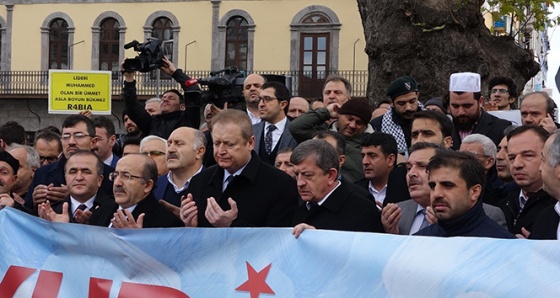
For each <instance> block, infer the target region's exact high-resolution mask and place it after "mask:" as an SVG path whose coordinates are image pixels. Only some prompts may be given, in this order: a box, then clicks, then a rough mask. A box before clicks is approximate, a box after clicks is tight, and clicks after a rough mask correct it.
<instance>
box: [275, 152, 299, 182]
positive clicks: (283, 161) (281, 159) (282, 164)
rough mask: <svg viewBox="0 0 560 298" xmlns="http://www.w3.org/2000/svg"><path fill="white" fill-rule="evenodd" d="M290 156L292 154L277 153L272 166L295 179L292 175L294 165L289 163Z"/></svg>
mask: <svg viewBox="0 0 560 298" xmlns="http://www.w3.org/2000/svg"><path fill="white" fill-rule="evenodd" d="M291 156H292V152H284V153H279V154H278V155H276V160H275V161H274V166H275V167H276V168H277V169H279V170H281V171H283V172H285V173H286V174H288V175H290V176H291V177H295V175H294V165H293V164H292V163H291V162H290V157H291Z"/></svg>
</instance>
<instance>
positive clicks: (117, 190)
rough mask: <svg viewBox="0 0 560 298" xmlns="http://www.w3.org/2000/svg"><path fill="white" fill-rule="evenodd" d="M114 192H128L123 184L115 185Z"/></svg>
mask: <svg viewBox="0 0 560 298" xmlns="http://www.w3.org/2000/svg"><path fill="white" fill-rule="evenodd" d="M113 192H124V193H126V191H125V190H124V187H122V186H115V187H113Z"/></svg>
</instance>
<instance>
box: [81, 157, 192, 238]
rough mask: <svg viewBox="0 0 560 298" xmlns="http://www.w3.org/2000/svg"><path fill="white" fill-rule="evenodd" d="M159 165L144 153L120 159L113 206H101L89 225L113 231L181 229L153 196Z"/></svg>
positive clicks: (114, 181)
mask: <svg viewBox="0 0 560 298" xmlns="http://www.w3.org/2000/svg"><path fill="white" fill-rule="evenodd" d="M157 177H158V176H157V166H156V163H155V162H154V160H153V159H151V158H150V157H148V156H146V155H144V154H129V155H127V156H124V157H123V158H121V159H119V161H118V162H117V168H116V170H115V172H113V173H111V174H109V179H111V181H113V194H114V196H115V202H114V203H113V204H109V205H105V206H102V207H99V208H98V209H97V210H96V211H95V212H94V213H93V215H92V216H91V219H90V221H89V224H90V225H96V226H104V227H110V228H135V229H139V228H166V227H181V226H183V223H182V222H181V220H180V219H179V218H177V216H175V215H174V214H173V213H171V211H168V210H167V209H166V208H165V207H163V206H162V205H160V204H159V203H158V202H157V200H156V197H155V196H154V194H153V192H152V191H153V189H154V186H155V183H156V180H157Z"/></svg>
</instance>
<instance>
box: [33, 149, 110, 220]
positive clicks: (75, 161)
mask: <svg viewBox="0 0 560 298" xmlns="http://www.w3.org/2000/svg"><path fill="white" fill-rule="evenodd" d="M64 172H65V175H64V177H65V179H66V182H67V183H68V193H69V196H68V197H67V198H66V199H65V200H64V201H59V202H53V203H52V204H51V203H50V202H48V201H47V202H45V203H41V204H40V205H39V210H38V211H39V216H40V217H41V218H43V219H46V220H49V221H56V222H72V223H85V224H87V223H88V222H89V219H90V217H91V215H92V213H93V212H95V210H96V209H97V208H99V207H102V206H107V205H110V204H114V202H115V201H114V200H113V197H112V196H108V195H107V194H105V193H104V192H103V191H99V187H100V186H101V182H102V181H103V162H102V161H101V160H100V159H99V158H98V157H97V155H95V154H94V153H93V152H91V151H88V150H80V151H76V152H75V153H74V154H73V155H72V156H70V158H68V160H67V161H66V165H65V167H64Z"/></svg>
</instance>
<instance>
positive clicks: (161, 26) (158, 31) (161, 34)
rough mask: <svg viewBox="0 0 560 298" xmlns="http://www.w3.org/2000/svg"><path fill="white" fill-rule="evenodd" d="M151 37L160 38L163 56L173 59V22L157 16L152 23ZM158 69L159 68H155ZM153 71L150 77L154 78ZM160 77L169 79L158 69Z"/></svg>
mask: <svg viewBox="0 0 560 298" xmlns="http://www.w3.org/2000/svg"><path fill="white" fill-rule="evenodd" d="M152 28H153V29H152V37H155V38H157V39H159V40H161V45H162V50H163V52H164V53H165V56H167V58H168V59H169V60H171V61H174V59H173V22H171V20H170V19H168V18H166V17H160V18H157V19H156V20H155V21H154V23H153V24H152ZM157 71H160V70H157ZM155 73H156V72H155V71H154V72H152V79H155V77H156V76H155ZM160 78H163V79H169V78H170V76H169V75H167V74H166V73H164V72H163V71H160Z"/></svg>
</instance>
